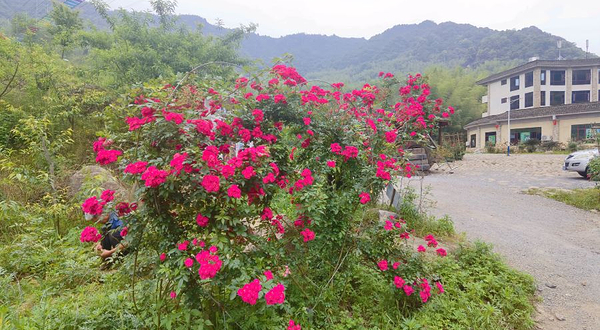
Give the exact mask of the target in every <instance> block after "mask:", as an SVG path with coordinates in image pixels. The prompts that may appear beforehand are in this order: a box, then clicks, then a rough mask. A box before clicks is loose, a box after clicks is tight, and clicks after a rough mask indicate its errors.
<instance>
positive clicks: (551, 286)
mask: <svg viewBox="0 0 600 330" xmlns="http://www.w3.org/2000/svg"><path fill="white" fill-rule="evenodd" d="M546 286H547V287H549V288H550V289H556V285H554V284H552V283H546Z"/></svg>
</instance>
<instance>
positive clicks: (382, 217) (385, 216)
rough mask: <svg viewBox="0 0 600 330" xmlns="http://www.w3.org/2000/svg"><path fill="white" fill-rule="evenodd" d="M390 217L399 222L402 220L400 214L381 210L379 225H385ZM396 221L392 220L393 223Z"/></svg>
mask: <svg viewBox="0 0 600 330" xmlns="http://www.w3.org/2000/svg"><path fill="white" fill-rule="evenodd" d="M390 216H393V217H394V220H398V219H399V218H400V216H398V213H394V212H390V211H385V210H379V223H381V224H382V225H383V224H385V222H386V221H387V220H390ZM394 220H391V221H394Z"/></svg>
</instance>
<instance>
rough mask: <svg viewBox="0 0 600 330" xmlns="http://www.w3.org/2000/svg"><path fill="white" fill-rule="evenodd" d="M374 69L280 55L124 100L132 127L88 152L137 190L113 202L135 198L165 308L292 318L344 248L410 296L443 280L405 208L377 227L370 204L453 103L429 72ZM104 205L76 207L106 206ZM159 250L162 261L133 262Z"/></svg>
mask: <svg viewBox="0 0 600 330" xmlns="http://www.w3.org/2000/svg"><path fill="white" fill-rule="evenodd" d="M380 77H382V78H381V79H382V81H381V82H382V84H381V86H375V85H370V84H365V85H364V86H363V87H362V88H361V89H357V90H352V91H344V90H343V87H344V85H343V84H342V83H336V84H332V85H331V86H327V87H326V88H323V87H320V86H316V85H310V84H309V83H308V82H307V81H306V79H304V78H303V77H302V76H301V75H300V74H299V73H298V72H297V71H296V70H295V69H294V68H292V67H287V66H285V65H276V66H274V67H273V68H272V69H271V70H269V71H266V72H255V73H252V74H250V75H249V77H239V78H238V79H236V80H235V82H232V83H231V84H228V83H227V82H226V81H225V80H215V81H211V80H210V79H204V80H201V81H200V82H198V83H196V84H185V85H181V86H179V85H178V86H177V87H174V86H172V85H166V86H163V87H161V88H151V87H145V88H144V89H143V90H141V91H139V92H140V95H137V97H135V99H134V100H133V101H132V102H131V104H129V105H128V106H127V107H124V108H123V109H121V110H120V111H121V112H122V113H123V118H121V120H122V122H121V126H122V127H124V129H123V130H122V131H121V133H119V134H114V136H111V137H110V138H111V139H112V141H114V142H113V143H112V144H110V145H106V143H104V142H105V141H107V138H109V137H106V136H105V137H101V138H100V139H99V140H98V141H97V142H96V143H95V144H94V152H95V153H96V161H97V162H98V163H100V164H102V165H106V166H110V167H112V168H113V169H114V170H116V171H119V172H120V173H121V174H122V176H123V178H124V179H125V180H127V181H129V182H130V183H131V184H132V185H133V186H134V187H136V188H137V189H136V193H135V201H119V202H121V203H120V204H118V205H120V206H119V207H120V209H123V210H127V211H128V212H120V213H122V216H123V217H125V218H126V223H127V224H128V227H127V228H128V230H127V231H128V235H127V237H126V240H127V241H128V243H129V246H130V249H131V250H132V251H133V253H132V254H130V257H128V258H134V260H135V264H134V269H133V274H132V275H133V277H134V280H135V277H136V276H143V277H144V278H150V279H154V280H155V281H156V283H157V285H156V292H155V293H154V294H153V296H152V299H155V300H159V301H165V302H164V303H160V304H158V305H157V306H158V307H157V310H156V311H155V312H156V314H161V313H164V312H166V311H181V310H185V311H188V312H186V313H187V314H186V315H187V317H188V321H189V319H190V318H193V319H194V320H197V321H198V322H204V324H206V325H215V327H217V328H219V327H223V326H226V324H237V325H238V326H240V327H244V328H246V327H253V326H256V324H261V325H262V326H280V327H283V326H285V324H289V326H290V327H293V328H298V329H299V328H300V325H299V324H302V320H306V321H308V320H310V319H311V317H312V316H310V315H311V313H313V312H312V311H313V310H314V308H315V306H317V305H319V303H320V302H321V301H322V300H323V299H324V298H323V297H322V294H323V290H324V289H325V288H326V287H327V286H328V285H329V284H330V283H331V282H332V281H333V279H334V278H335V276H336V274H337V273H338V272H340V271H341V270H340V269H342V268H346V266H345V265H344V262H346V260H347V258H348V256H351V257H350V258H352V260H355V261H358V262H361V263H365V264H368V265H370V267H372V268H373V269H374V270H375V269H377V270H378V271H381V272H384V273H385V275H384V276H385V277H386V278H387V279H388V281H389V287H390V290H398V289H400V290H402V292H400V291H399V292H398V299H399V300H402V301H404V306H407V305H406V304H408V306H418V305H419V304H420V303H425V302H427V301H428V299H430V297H431V293H432V292H438V293H441V292H443V288H442V284H441V283H440V281H439V280H440V279H439V278H431V277H430V278H429V279H428V278H426V277H427V276H435V275H434V274H428V273H427V271H426V269H424V268H422V267H420V266H419V265H420V260H422V258H423V254H422V253H421V254H420V253H419V252H417V251H416V250H415V251H413V250H412V249H409V248H407V247H406V246H404V247H401V246H399V245H398V244H397V243H398V242H402V241H403V240H407V239H409V238H410V235H411V234H412V233H411V231H410V230H409V228H406V225H405V224H404V223H403V221H402V219H390V221H388V222H390V223H386V224H385V225H383V224H381V225H378V224H376V223H375V224H373V223H372V222H365V221H364V211H365V210H366V208H367V207H368V205H369V204H368V203H369V202H371V203H372V202H373V201H376V200H377V199H378V196H379V195H380V192H382V190H383V188H384V187H385V185H386V184H387V183H389V181H390V180H392V179H393V178H395V177H398V176H407V177H410V176H411V175H412V174H413V173H414V172H415V170H417V169H418V167H417V166H412V165H411V164H410V163H409V162H408V161H407V157H406V156H407V155H406V154H405V147H407V146H409V145H411V144H419V143H423V142H424V141H425V139H426V138H427V136H428V134H429V133H430V132H431V131H432V130H435V129H437V125H438V121H439V120H440V118H446V117H448V116H449V115H450V114H452V113H453V112H454V110H453V109H452V108H451V107H448V108H443V107H442V101H441V100H439V99H438V100H431V99H430V98H429V94H430V89H429V86H428V85H427V84H426V83H424V81H423V79H422V78H421V76H420V75H417V76H415V77H412V76H409V77H408V81H407V82H406V83H405V84H400V85H398V80H397V79H396V78H395V77H394V76H393V75H392V74H382V75H380ZM109 147H110V148H111V149H108V148H109ZM111 197H112V195H111ZM129 202H135V203H136V204H135V205H139V207H138V208H137V209H136V210H131V208H130V207H129V205H130V204H129ZM96 204H97V202H96V199H95V197H94V198H90V200H88V201H86V203H85V205H84V206H83V207H84V209H87V210H89V211H90V212H91V213H98V212H100V210H98V206H97V205H96ZM392 222H393V223H392ZM87 230H88V232H89V231H90V229H87ZM82 237H83V235H82ZM428 241H429V242H435V239H434V238H433V237H431V238H430V239H429V240H428ZM435 244H436V245H437V242H436V243H435ZM423 249H424V248H423ZM150 251H151V252H152V253H154V254H155V257H154V260H151V261H150V260H148V261H147V262H146V263H145V264H143V263H142V264H138V259H137V258H138V254H140V253H146V254H147V253H149V252H150ZM432 251H433V249H432ZM437 253H438V254H439V255H440V256H444V255H445V254H446V252H445V251H444V250H443V249H441V251H440V250H438V252H437ZM138 267H139V268H140V269H141V270H143V271H142V274H141V275H140V274H137V275H136V271H137V269H138ZM433 283H435V284H433ZM133 285H135V282H134V284H133ZM132 289H133V290H135V287H134V288H132ZM413 292H415V293H418V294H413ZM147 295H149V294H147ZM142 296H144V295H142ZM417 296H418V298H417ZM167 298H169V299H167ZM171 298H172V299H171ZM148 299H150V298H148ZM168 301H170V302H168ZM249 315H251V316H249ZM259 316H264V317H262V318H260V322H259V321H256V320H257V319H256V318H257V317H259ZM292 319H293V320H294V321H291V320H292ZM282 320H283V321H282ZM157 322H158V323H159V325H160V322H161V321H160V316H159V317H158V321H157ZM181 322H183V321H181ZM252 322H255V323H252ZM294 322H297V323H294ZM241 324H244V326H242V325H241ZM253 324H254V325H253Z"/></svg>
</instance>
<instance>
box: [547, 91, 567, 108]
mask: <svg viewBox="0 0 600 330" xmlns="http://www.w3.org/2000/svg"><path fill="white" fill-rule="evenodd" d="M561 104H565V92H550V105H561Z"/></svg>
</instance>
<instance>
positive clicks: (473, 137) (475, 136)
mask: <svg viewBox="0 0 600 330" xmlns="http://www.w3.org/2000/svg"><path fill="white" fill-rule="evenodd" d="M476 146H477V135H475V134H471V148H475V147H476Z"/></svg>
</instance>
